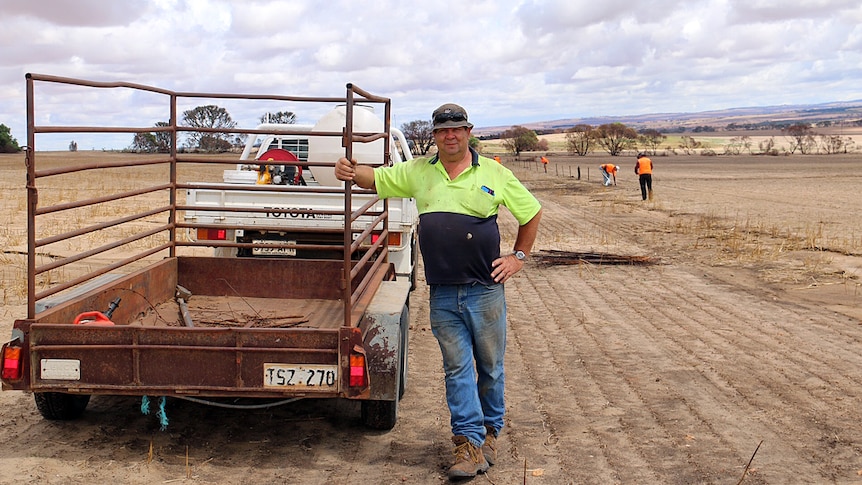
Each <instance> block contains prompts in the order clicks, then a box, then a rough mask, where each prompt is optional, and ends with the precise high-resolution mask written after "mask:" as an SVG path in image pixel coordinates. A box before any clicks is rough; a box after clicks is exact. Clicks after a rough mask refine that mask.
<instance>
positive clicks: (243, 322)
mask: <svg viewBox="0 0 862 485" xmlns="http://www.w3.org/2000/svg"><path fill="white" fill-rule="evenodd" d="M188 312H189V315H190V317H191V322H192V325H193V326H195V327H209V328H213V327H237V328H297V327H298V328H338V327H340V326H341V325H342V323H343V321H344V317H343V306H342V304H341V302H340V301H338V300H310V299H283V298H246V297H235V296H198V295H193V296H192V297H191V298H189V301H188ZM135 324H138V325H144V326H171V327H181V326H184V325H185V323H184V321H183V318H182V315H181V312H180V305H179V304H178V303H177V302H176V301H166V302H163V303H161V304H160V305H157V306H156V308H155V310H154V311H151V312H149V313H147V314H146V315H144V316H143V317H142V318H140V319H139V320H138V321H137V322H136V323H135Z"/></svg>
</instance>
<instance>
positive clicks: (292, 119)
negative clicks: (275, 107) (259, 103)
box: [260, 111, 296, 125]
mask: <svg viewBox="0 0 862 485" xmlns="http://www.w3.org/2000/svg"><path fill="white" fill-rule="evenodd" d="M260 122H261V123H280V124H283V125H292V124H294V123H296V113H293V112H292V111H278V112H276V113H269V112H267V113H264V114H263V116H261V117H260Z"/></svg>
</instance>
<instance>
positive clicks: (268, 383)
mask: <svg viewBox="0 0 862 485" xmlns="http://www.w3.org/2000/svg"><path fill="white" fill-rule="evenodd" d="M263 387H270V388H272V387H276V388H287V389H302V390H305V391H337V390H338V366H337V365H323V364H304V365H290V364H263Z"/></svg>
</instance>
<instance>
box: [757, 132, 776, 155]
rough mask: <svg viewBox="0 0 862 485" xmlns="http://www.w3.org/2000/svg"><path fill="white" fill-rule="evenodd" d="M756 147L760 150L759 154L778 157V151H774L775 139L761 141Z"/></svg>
mask: <svg viewBox="0 0 862 485" xmlns="http://www.w3.org/2000/svg"><path fill="white" fill-rule="evenodd" d="M757 147H758V148H760V153H762V154H764V155H778V151H777V150H776V149H775V138H773V137H771V136H770V137H769V138H767V139H766V140H761V141H760V143H758V144H757Z"/></svg>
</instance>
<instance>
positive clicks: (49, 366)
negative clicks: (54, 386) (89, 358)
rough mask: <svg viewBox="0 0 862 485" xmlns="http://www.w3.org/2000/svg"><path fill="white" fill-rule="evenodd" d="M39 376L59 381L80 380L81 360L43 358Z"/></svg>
mask: <svg viewBox="0 0 862 485" xmlns="http://www.w3.org/2000/svg"><path fill="white" fill-rule="evenodd" d="M39 364H40V372H39V377H40V378H42V379H49V380H57V381H80V380H81V361H80V360H77V359H42V360H41V361H40V362H39Z"/></svg>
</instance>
